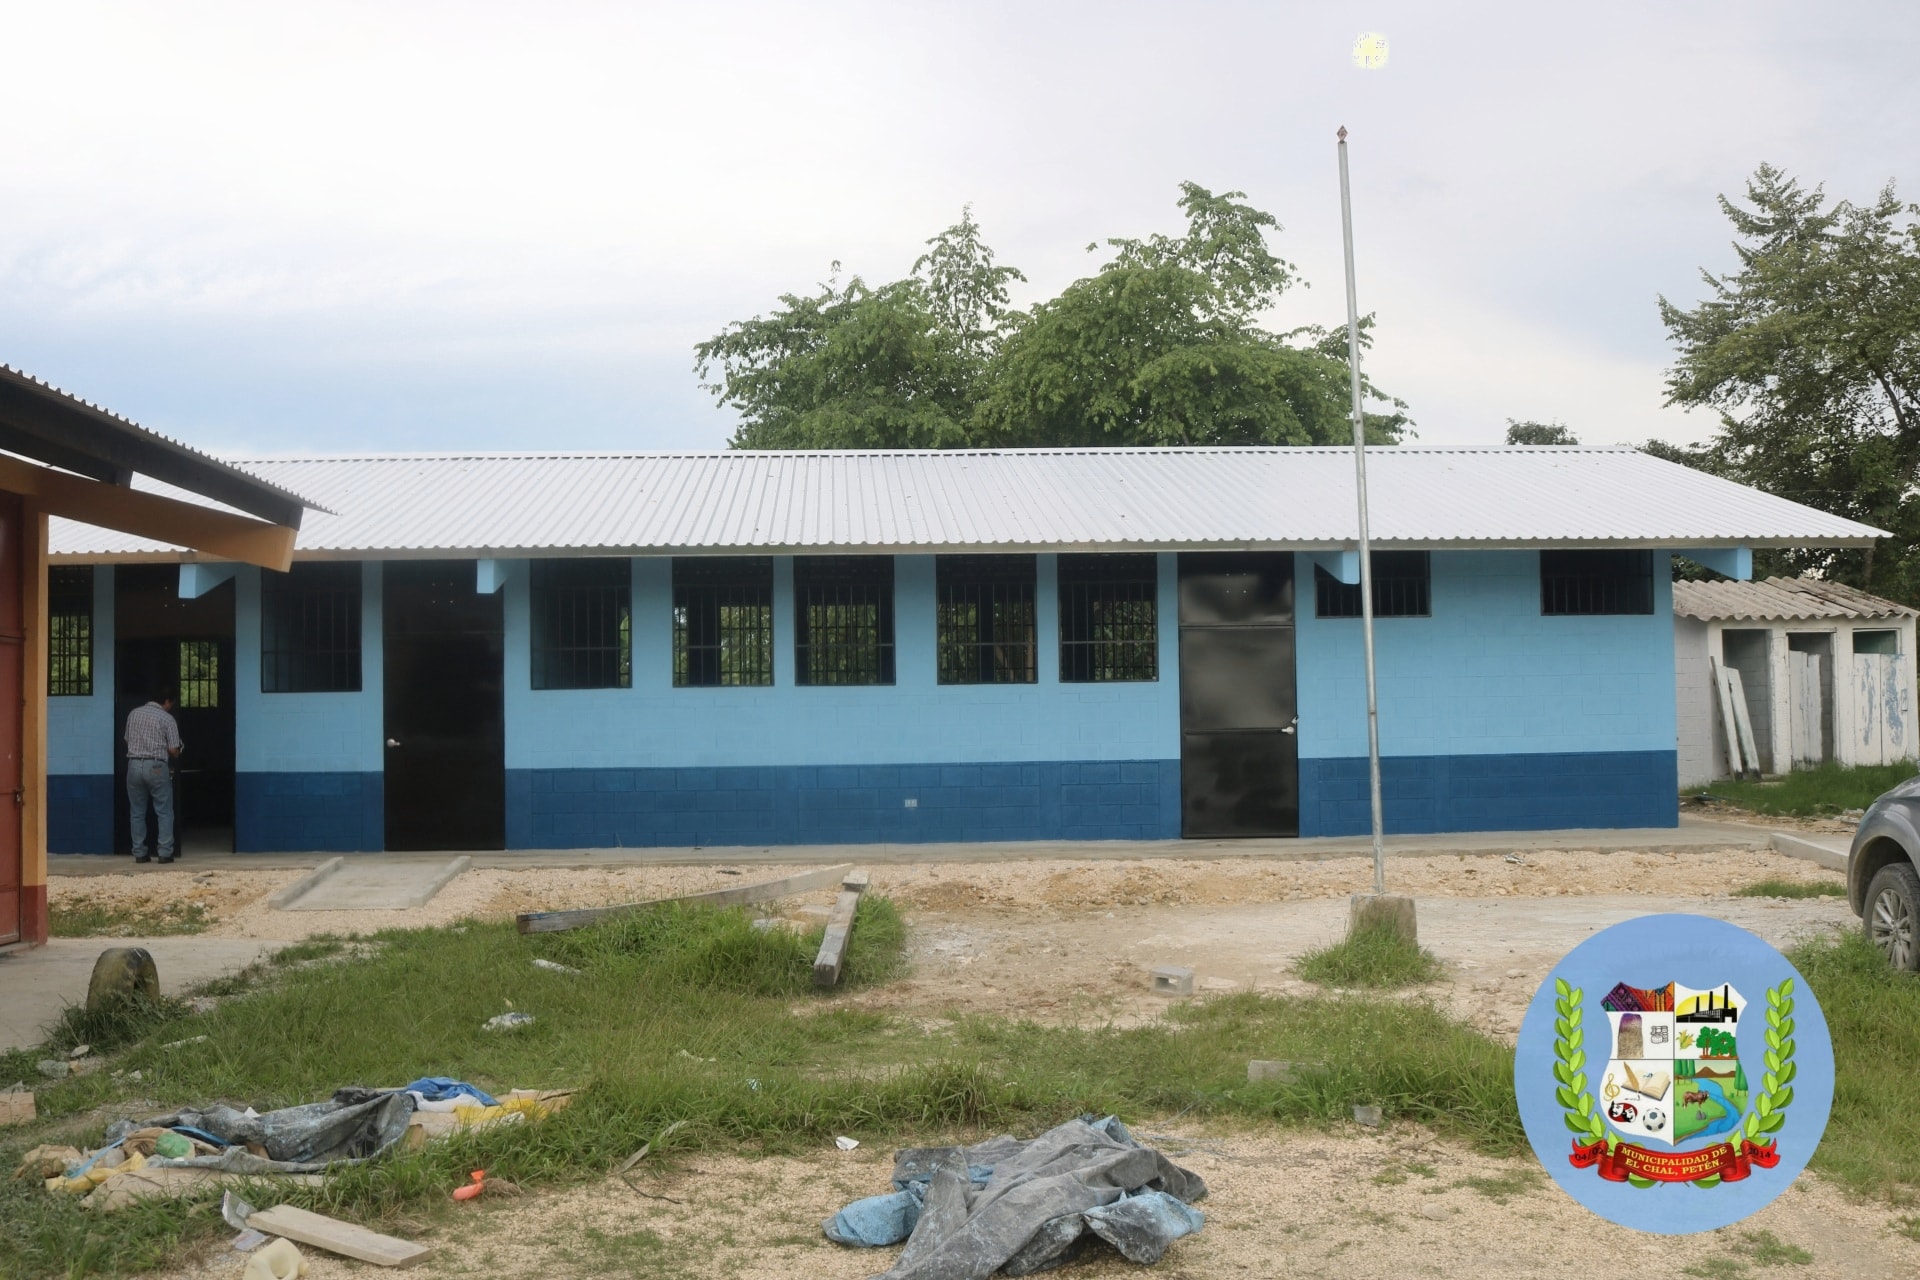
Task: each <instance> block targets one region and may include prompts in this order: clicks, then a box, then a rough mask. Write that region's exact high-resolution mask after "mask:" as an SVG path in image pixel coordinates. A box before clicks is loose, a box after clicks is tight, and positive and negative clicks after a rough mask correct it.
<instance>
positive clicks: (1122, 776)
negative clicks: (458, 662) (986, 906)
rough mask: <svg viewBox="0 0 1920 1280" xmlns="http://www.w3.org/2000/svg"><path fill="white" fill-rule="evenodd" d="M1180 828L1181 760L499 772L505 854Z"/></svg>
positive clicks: (1134, 833) (1096, 836) (1085, 836)
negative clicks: (503, 779)
mask: <svg viewBox="0 0 1920 1280" xmlns="http://www.w3.org/2000/svg"><path fill="white" fill-rule="evenodd" d="M909 801H911V802H913V803H912V807H909V803H908V802H909ZM1179 834H1180V762H1179V761H1178V760H1127V761H1086V762H1057V761H1045V762H1032V763H1020V764H939V765H861V766H770V767H765V768H731V769H510V770H508V771H507V847H508V848H509V849H606V848H645V847H650V846H661V845H669V846H670V845H733V844H878V843H882V842H891V843H903V844H904V843H915V842H925V841H932V840H1163V839H1172V838H1174V837H1177V836H1178V835H1179Z"/></svg>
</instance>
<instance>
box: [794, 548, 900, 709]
mask: <svg viewBox="0 0 1920 1280" xmlns="http://www.w3.org/2000/svg"><path fill="white" fill-rule="evenodd" d="M793 595H794V657H795V659H796V661H795V670H794V674H795V677H796V680H797V681H798V683H800V684H892V683H893V557H891V556H795V557H794V560H793Z"/></svg>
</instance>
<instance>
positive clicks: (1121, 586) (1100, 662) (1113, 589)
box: [1055, 551, 1160, 684]
mask: <svg viewBox="0 0 1920 1280" xmlns="http://www.w3.org/2000/svg"><path fill="white" fill-rule="evenodd" d="M1055 569H1056V577H1057V582H1058V595H1059V605H1060V614H1059V619H1060V683H1061V684H1149V683H1152V682H1154V681H1157V680H1158V679H1159V678H1160V557H1159V556H1158V555H1156V554H1155V553H1153V552H1151V551H1147V552H1094V553H1069V554H1062V555H1061V556H1059V558H1058V560H1057V561H1056V565H1055ZM1102 606H1105V607H1106V608H1107V609H1109V610H1112V609H1114V608H1115V607H1117V606H1134V607H1133V608H1126V609H1121V612H1123V613H1134V614H1139V613H1142V612H1144V614H1145V617H1144V618H1140V617H1137V616H1136V617H1134V618H1132V619H1130V620H1129V619H1125V618H1119V619H1113V618H1109V619H1108V620H1107V621H1106V622H1105V623H1104V624H1103V623H1101V622H1100V621H1099V620H1098V619H1097V618H1096V617H1095V615H1096V614H1097V613H1098V612H1100V610H1101V607H1102ZM1141 606H1144V608H1142V607H1141ZM1103 625H1104V626H1106V627H1108V628H1112V627H1115V626H1119V627H1121V628H1125V629H1130V630H1132V631H1133V632H1134V634H1133V635H1131V636H1122V637H1113V636H1108V637H1106V638H1102V637H1100V636H1099V635H1097V634H1095V632H1097V631H1098V630H1099V629H1100V628H1101V627H1102V626H1103ZM1142 633H1144V634H1142ZM1142 645H1144V646H1145V656H1146V660H1145V662H1144V663H1142V662H1140V661H1139V660H1138V659H1139V656H1140V655H1139V648H1138V647H1139V646H1142ZM1130 646H1131V647H1133V652H1132V653H1131V654H1127V653H1126V652H1125V650H1126V649H1127V647H1130ZM1129 658H1130V659H1131V660H1128V659H1129ZM1128 673H1130V674H1128Z"/></svg>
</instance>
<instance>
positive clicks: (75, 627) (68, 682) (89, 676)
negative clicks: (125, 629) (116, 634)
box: [47, 566, 93, 698]
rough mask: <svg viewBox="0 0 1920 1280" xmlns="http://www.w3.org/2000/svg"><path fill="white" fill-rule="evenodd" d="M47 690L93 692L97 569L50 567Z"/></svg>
mask: <svg viewBox="0 0 1920 1280" xmlns="http://www.w3.org/2000/svg"><path fill="white" fill-rule="evenodd" d="M47 693H48V695H49V696H50V697H55V698H88V697H92V696H93V569H92V567H91V566H84V567H81V568H77V569H49V570H47Z"/></svg>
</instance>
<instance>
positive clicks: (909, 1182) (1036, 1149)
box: [822, 1116, 1207, 1280]
mask: <svg viewBox="0 0 1920 1280" xmlns="http://www.w3.org/2000/svg"><path fill="white" fill-rule="evenodd" d="M893 1185H894V1191H893V1192H892V1194H890V1195H883V1196H870V1197H868V1198H867V1199H864V1200H856V1201H854V1202H853V1203H852V1204H850V1205H848V1206H847V1207H846V1208H844V1209H842V1210H841V1211H840V1212H839V1213H837V1214H835V1215H834V1216H833V1217H831V1218H829V1219H827V1221H826V1222H825V1223H823V1224H822V1225H823V1227H824V1229H825V1231H826V1234H827V1238H828V1239H830V1240H833V1241H835V1242H837V1243H839V1244H845V1245H854V1246H858V1247H864V1248H876V1247H879V1246H882V1245H892V1244H899V1243H900V1242H901V1241H903V1240H904V1241H906V1245H907V1247H906V1248H905V1249H904V1250H902V1251H901V1254H900V1257H899V1258H898V1259H897V1260H896V1261H895V1262H894V1265H893V1268H892V1269H891V1270H889V1271H888V1272H886V1273H885V1275H884V1276H883V1277H876V1280H985V1277H987V1276H990V1275H992V1274H994V1273H995V1272H996V1271H997V1272H999V1273H1000V1274H1001V1275H1008V1276H1024V1275H1031V1274H1033V1273H1034V1272H1036V1271H1044V1270H1048V1269H1050V1268H1053V1267H1057V1266H1060V1265H1061V1264H1063V1263H1065V1262H1067V1261H1069V1260H1070V1259H1071V1258H1072V1257H1073V1256H1074V1255H1076V1254H1078V1253H1080V1252H1081V1251H1083V1250H1086V1249H1092V1248H1098V1247H1099V1245H1097V1244H1096V1243H1095V1242H1096V1241H1104V1242H1105V1243H1106V1244H1107V1245H1110V1246H1112V1247H1113V1248H1114V1249H1116V1250H1118V1251H1119V1253H1120V1255H1121V1256H1122V1257H1124V1258H1126V1259H1127V1261H1129V1262H1137V1263H1142V1264H1147V1265H1151V1264H1153V1263H1156V1262H1158V1261H1160V1259H1161V1257H1162V1256H1163V1255H1164V1254H1165V1253H1166V1251H1167V1247H1168V1246H1169V1245H1171V1244H1172V1243H1173V1242H1174V1241H1175V1240H1178V1239H1179V1238H1180V1237H1182V1236H1185V1235H1191V1234H1192V1233H1193V1232H1195V1231H1198V1230H1200V1228H1201V1226H1202V1225H1203V1224H1204V1223H1205V1221H1206V1219H1205V1218H1204V1216H1203V1215H1202V1214H1201V1213H1200V1211H1199V1210H1198V1209H1195V1208H1193V1202H1194V1201H1196V1200H1199V1199H1201V1198H1202V1197H1204V1196H1205V1195H1206V1194H1207V1185H1206V1183H1205V1182H1203V1181H1202V1180H1201V1179H1200V1177H1199V1176H1198V1175H1197V1174H1194V1173H1192V1172H1190V1171H1188V1170H1186V1169H1183V1168H1181V1167H1180V1166H1179V1165H1177V1164H1174V1163H1173V1162H1172V1161H1170V1160H1168V1159H1167V1158H1166V1157H1165V1156H1163V1155H1161V1154H1160V1153H1159V1152H1158V1151H1155V1150H1152V1149H1151V1148H1149V1147H1143V1146H1141V1145H1140V1144H1139V1143H1137V1142H1135V1141H1134V1140H1133V1136H1132V1135H1131V1134H1129V1133H1128V1132H1127V1130H1126V1126H1125V1125H1123V1124H1121V1123H1120V1121H1119V1120H1118V1119H1116V1118H1115V1117H1113V1116H1108V1117H1107V1118H1105V1119H1104V1120H1094V1119H1092V1118H1091V1117H1082V1118H1081V1119H1078V1120H1070V1121H1068V1122H1067V1123H1066V1124H1063V1125H1060V1126H1058V1127H1057V1128H1054V1129H1050V1130H1048V1131H1047V1132H1046V1133H1043V1134H1041V1135H1040V1136H1039V1137H1038V1138H1035V1139H1033V1140H1032V1141H1031V1142H1022V1141H1020V1140H1019V1139H1017V1138H1013V1137H999V1138H992V1139H989V1140H988V1141H986V1142H981V1143H977V1144H975V1145H973V1146H970V1147H923V1148H909V1149H907V1150H904V1151H900V1152H897V1153H896V1154H895V1156H894V1162H893Z"/></svg>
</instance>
